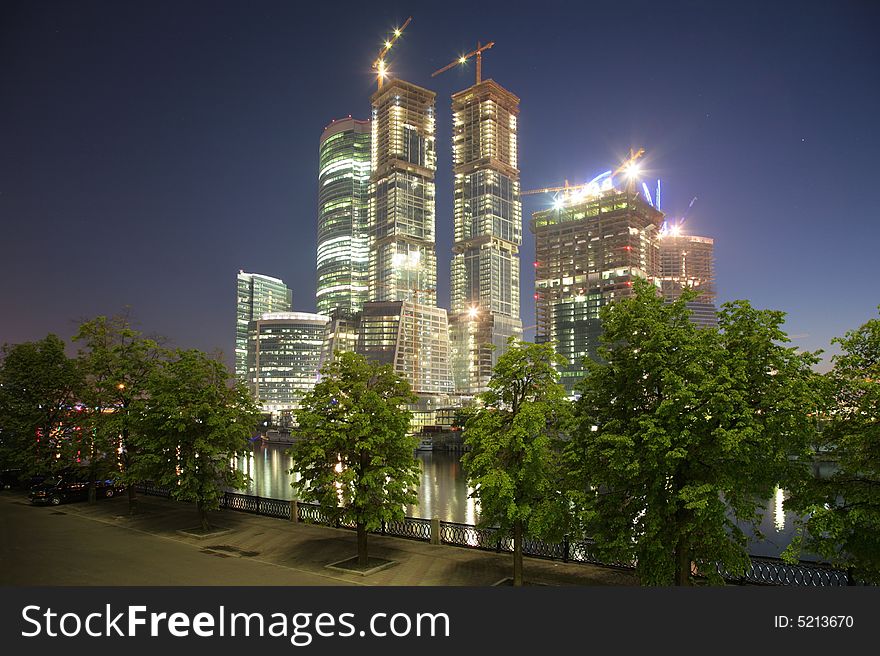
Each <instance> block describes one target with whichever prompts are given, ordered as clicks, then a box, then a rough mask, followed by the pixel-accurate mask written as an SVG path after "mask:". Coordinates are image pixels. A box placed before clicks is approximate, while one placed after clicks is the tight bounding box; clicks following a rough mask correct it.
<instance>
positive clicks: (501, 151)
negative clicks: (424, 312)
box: [450, 80, 522, 394]
mask: <svg viewBox="0 0 880 656" xmlns="http://www.w3.org/2000/svg"><path fill="white" fill-rule="evenodd" d="M518 114H519V98H517V97H516V96H515V95H513V94H512V93H510V92H509V91H507V90H506V89H504V88H503V87H501V86H500V85H499V84H497V83H496V82H494V81H493V80H486V81H483V82H480V83H479V84H475V85H473V86H471V87H469V88H467V89H465V90H464V91H460V92H458V93H456V94H454V95H453V96H452V122H453V129H452V131H453V137H452V153H453V154H452V162H453V173H454V175H455V181H454V206H453V214H454V222H455V233H454V243H453V246H452V250H453V258H452V286H451V290H452V312H451V315H450V341H451V348H452V364H453V376H454V380H455V389H456V391H457V392H459V393H462V394H477V393H479V392H482V391H485V390H486V389H487V384H488V382H489V379H490V378H491V376H492V368H493V367H494V365H495V362H497V360H498V357H499V356H500V355H501V354H502V353H504V351H505V350H506V347H507V340H508V338H509V337H511V336H513V337H517V338H519V337H521V336H522V321H521V319H520V299H519V278H520V269H519V246H520V244H522V204H521V203H520V197H519V192H520V187H519V169H518V168H517V166H518V163H517V115H518ZM493 346H494V347H495V348H494V349H493V348H492V347H493Z"/></svg>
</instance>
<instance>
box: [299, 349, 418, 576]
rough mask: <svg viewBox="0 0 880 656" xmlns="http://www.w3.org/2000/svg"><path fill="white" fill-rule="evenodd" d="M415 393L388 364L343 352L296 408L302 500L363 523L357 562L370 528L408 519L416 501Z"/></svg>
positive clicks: (362, 559) (363, 562) (361, 561)
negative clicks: (411, 428) (407, 513)
mask: <svg viewBox="0 0 880 656" xmlns="http://www.w3.org/2000/svg"><path fill="white" fill-rule="evenodd" d="M416 401H417V398H416V397H415V396H414V395H413V394H412V392H411V391H410V387H409V383H407V382H406V381H405V380H404V379H403V378H401V377H400V376H398V375H397V374H395V373H394V371H393V369H392V368H391V367H390V366H389V365H379V364H376V363H373V362H368V361H367V360H366V358H364V357H363V356H362V355H358V354H355V353H341V354H339V356H338V357H337V358H336V359H335V360H333V361H332V362H329V363H328V364H326V365H325V366H324V368H323V369H322V370H321V381H320V382H319V383H318V384H317V385H315V387H314V388H313V389H312V390H311V391H310V392H308V393H307V394H306V395H305V397H304V398H303V401H302V407H301V408H300V409H299V410H297V411H296V419H297V423H298V424H299V429H298V430H299V433H300V434H301V435H302V437H301V439H300V440H299V441H298V442H296V443H295V444H294V445H293V447H291V449H290V455H291V457H292V459H293V463H292V464H293V468H292V469H291V473H292V474H293V473H299V475H300V478H299V480H297V481H294V482H293V483H292V485H293V487H294V489H295V490H296V491H297V493H298V495H299V497H300V498H301V499H302V500H303V501H312V502H317V503H319V504H321V506H322V507H323V509H324V510H325V511H326V512H328V513H330V515H331V517H332V518H333V519H334V520H336V521H346V522H354V524H355V526H356V527H357V541H358V566H359V567H367V565H368V563H369V558H368V554H367V531H370V530H375V529H377V528H379V527H380V526H381V525H382V522H383V521H385V522H387V521H393V520H402V519H403V517H404V514H403V506H404V505H406V504H414V503H416V502H417V500H418V499H417V496H416V493H415V488H416V487H417V486H418V482H419V464H418V461H417V460H416V459H415V448H416V446H417V440H416V438H415V437H414V436H412V435H410V434H409V422H410V416H411V415H410V412H409V410H408V409H407V407H406V406H407V404H412V403H415V402H416Z"/></svg>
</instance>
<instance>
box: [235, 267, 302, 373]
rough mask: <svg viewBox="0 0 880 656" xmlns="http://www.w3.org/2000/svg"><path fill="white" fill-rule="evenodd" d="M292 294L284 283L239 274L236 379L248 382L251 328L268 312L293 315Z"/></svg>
mask: <svg viewBox="0 0 880 656" xmlns="http://www.w3.org/2000/svg"><path fill="white" fill-rule="evenodd" d="M292 303H293V293H292V292H291V291H290V289H289V288H288V287H287V285H285V284H284V281H283V280H279V279H278V278H272V277H270V276H264V275H262V274H260V273H245V272H244V271H239V272H238V296H237V300H236V321H235V376H236V378H238V380H240V381H242V382H247V380H248V377H247V373H248V367H247V352H248V324H250V322H251V321H254V320H256V319H259V318H260V317H261V316H263V314H265V313H266V312H290V310H291V309H292V308H291V305H292Z"/></svg>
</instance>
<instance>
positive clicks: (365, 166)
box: [316, 117, 370, 315]
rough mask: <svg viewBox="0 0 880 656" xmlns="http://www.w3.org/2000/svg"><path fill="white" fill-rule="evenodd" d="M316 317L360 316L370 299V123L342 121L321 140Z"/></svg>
mask: <svg viewBox="0 0 880 656" xmlns="http://www.w3.org/2000/svg"><path fill="white" fill-rule="evenodd" d="M319 166H320V169H319V173H318V268H317V278H318V289H317V294H316V298H317V306H318V312H319V313H322V314H325V315H329V314H330V313H331V312H332V311H333V310H336V309H340V310H343V311H346V312H357V311H358V310H360V309H361V308H362V307H363V305H364V303H365V302H366V301H367V298H368V290H367V275H368V261H369V260H368V250H369V239H368V234H367V210H368V204H369V191H370V189H369V186H370V122H369V121H358V120H357V119H353V118H351V117H349V118H343V119H339V120H337V121H333V122H332V123H331V124H330V125H328V126H327V128H326V129H325V130H324V133H323V134H322V135H321V144H320V149H319Z"/></svg>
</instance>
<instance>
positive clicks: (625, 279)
mask: <svg viewBox="0 0 880 656" xmlns="http://www.w3.org/2000/svg"><path fill="white" fill-rule="evenodd" d="M662 221H663V214H662V213H661V212H660V211H659V210H657V209H655V208H654V207H653V206H651V205H650V204H649V203H648V202H647V201H646V200H645V199H644V198H643V197H642V195H641V194H639V193H637V192H635V191H632V190H618V189H615V188H613V187H612V186H610V180H609V181H608V184H606V185H603V186H597V187H596V188H594V189H590V190H588V192H587V193H583V194H580V195H575V196H571V197H569V198H567V199H563V198H560V199H558V200H557V202H556V203H555V204H554V207H553V208H551V209H547V210H542V211H540V212H535V213H534V214H532V221H531V230H532V233H534V235H535V253H536V256H535V314H536V319H537V321H536V324H537V327H536V341H541V342H553V343H554V344H555V347H556V351H557V353H560V354H561V355H563V356H565V358H566V359H567V360H568V365H567V366H565V367H562V368H561V370H560V373H561V380H560V382H561V383H562V384H564V385H565V387H566V389H567V390H569V391H572V389H573V388H574V385H575V384H576V383H577V382H578V380H579V379H580V378H581V377H582V376H583V366H582V364H581V362H582V360H583V358H584V357H590V358H593V359H595V358H596V357H597V354H596V348H597V346H598V345H599V336H600V335H601V334H602V326H601V321H600V319H599V309H600V308H601V307H602V306H604V305H606V304H607V303H609V302H612V301H614V300H617V299H620V298H623V297H625V296H629V295H630V294H631V293H632V282H633V280H634V279H635V278H645V279H650V280H654V279H656V278H657V276H658V275H659V272H660V256H659V249H660V244H659V238H658V233H659V231H660V226H661V225H662Z"/></svg>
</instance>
